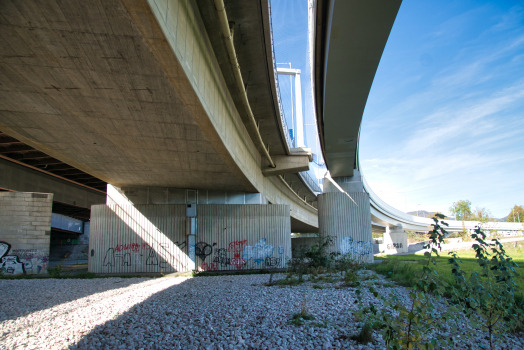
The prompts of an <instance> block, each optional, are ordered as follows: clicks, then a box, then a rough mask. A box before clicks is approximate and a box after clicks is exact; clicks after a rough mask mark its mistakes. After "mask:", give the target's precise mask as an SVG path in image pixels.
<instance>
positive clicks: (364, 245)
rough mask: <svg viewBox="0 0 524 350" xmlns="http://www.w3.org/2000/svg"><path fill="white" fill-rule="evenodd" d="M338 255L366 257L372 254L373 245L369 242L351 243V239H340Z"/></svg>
mask: <svg viewBox="0 0 524 350" xmlns="http://www.w3.org/2000/svg"><path fill="white" fill-rule="evenodd" d="M340 253H341V254H344V255H345V254H351V255H354V256H356V255H359V256H362V255H368V254H372V253H373V245H372V244H371V241H358V242H353V237H342V241H341V243H340Z"/></svg>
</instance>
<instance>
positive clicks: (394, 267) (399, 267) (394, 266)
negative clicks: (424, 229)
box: [368, 255, 422, 287]
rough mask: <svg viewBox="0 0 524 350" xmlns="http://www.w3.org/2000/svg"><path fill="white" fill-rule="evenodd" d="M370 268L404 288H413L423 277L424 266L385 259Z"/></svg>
mask: <svg viewBox="0 0 524 350" xmlns="http://www.w3.org/2000/svg"><path fill="white" fill-rule="evenodd" d="M403 256H407V255H403ZM368 268H369V269H371V270H373V271H375V272H377V273H380V274H382V275H385V276H386V277H388V278H391V279H392V280H394V281H395V282H397V283H398V284H400V285H401V286H404V287H412V286H413V284H414V283H415V281H417V278H418V277H419V276H421V275H422V265H417V264H413V263H410V262H405V261H403V260H396V259H384V260H382V262H380V263H376V264H373V265H370V266H369V267H368Z"/></svg>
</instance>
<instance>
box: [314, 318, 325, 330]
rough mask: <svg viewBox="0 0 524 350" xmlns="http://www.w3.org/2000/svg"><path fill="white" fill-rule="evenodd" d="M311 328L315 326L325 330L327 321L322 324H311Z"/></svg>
mask: <svg viewBox="0 0 524 350" xmlns="http://www.w3.org/2000/svg"><path fill="white" fill-rule="evenodd" d="M313 326H315V327H317V328H327V326H328V321H327V320H324V322H322V323H319V322H316V323H313Z"/></svg>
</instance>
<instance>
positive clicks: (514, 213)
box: [449, 200, 524, 223]
mask: <svg viewBox="0 0 524 350" xmlns="http://www.w3.org/2000/svg"><path fill="white" fill-rule="evenodd" d="M449 211H450V212H451V213H452V214H453V215H454V217H455V220H462V221H479V222H481V223H486V222H489V221H495V219H494V218H493V215H492V214H491V212H490V211H489V210H488V209H486V208H484V207H475V209H474V210H472V209H471V201H469V200H459V201H457V202H454V203H453V205H452V206H451V207H450V208H449ZM523 221H524V208H523V207H522V206H521V205H516V204H515V206H514V207H513V208H512V209H511V211H510V213H509V214H508V216H507V217H506V222H523Z"/></svg>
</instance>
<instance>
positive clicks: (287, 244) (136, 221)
mask: <svg viewBox="0 0 524 350" xmlns="http://www.w3.org/2000/svg"><path fill="white" fill-rule="evenodd" d="M91 210H92V211H91V234H90V242H89V271H90V272H95V273H159V272H163V273H170V272H178V271H190V270H192V269H193V268H195V266H196V268H197V269H200V270H208V271H220V270H238V269H262V268H283V267H285V262H286V261H287V259H289V258H290V257H291V235H290V234H291V227H290V225H291V220H290V216H289V206H287V205H233V204H232V205H198V206H197V217H196V218H197V229H196V235H195V236H187V235H186V206H185V205H136V206H131V205H117V204H112V205H96V206H93V207H92V209H91Z"/></svg>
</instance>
